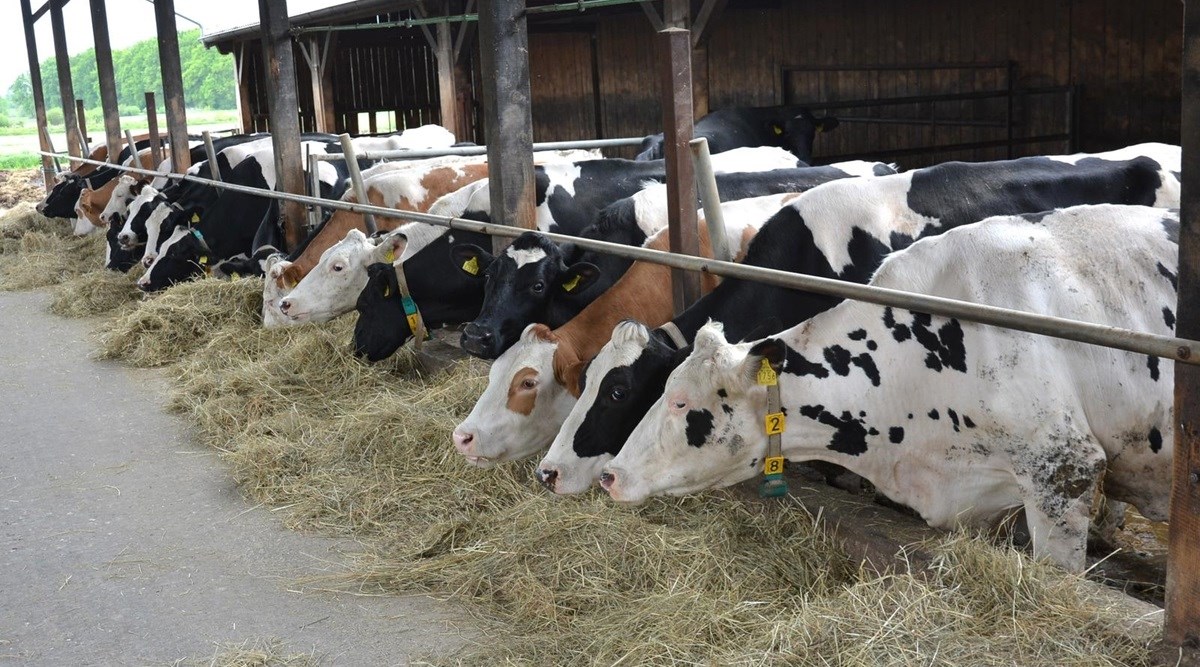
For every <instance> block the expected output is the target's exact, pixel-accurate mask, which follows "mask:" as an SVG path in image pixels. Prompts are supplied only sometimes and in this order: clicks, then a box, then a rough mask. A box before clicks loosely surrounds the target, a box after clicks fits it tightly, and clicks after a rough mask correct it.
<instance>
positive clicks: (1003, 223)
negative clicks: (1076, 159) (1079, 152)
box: [601, 205, 1178, 571]
mask: <svg viewBox="0 0 1200 667" xmlns="http://www.w3.org/2000/svg"><path fill="white" fill-rule="evenodd" d="M1042 215H1044V216H1045V217H1041V216H1042ZM1164 220H1166V222H1164ZM1177 220H1178V217H1177V216H1176V215H1174V214H1171V213H1168V212H1166V211H1163V210H1160V209H1152V208H1144V207H1133V206H1129V207H1126V206H1112V205H1100V206H1079V207H1072V208H1068V209H1063V210H1060V211H1055V212H1051V213H1048V214H1038V215H1030V216H1025V217H1021V216H1011V217H996V218H990V219H988V220H985V221H983V222H980V223H977V224H973V225H967V226H964V227H961V228H958V229H954V230H951V231H949V232H946V233H945V234H943V235H941V236H937V237H931V238H928V239H924V240H921V241H918V242H917V243H914V244H913V245H912V246H910V247H909V248H908V249H906V250H904V251H900V252H897V253H895V254H893V255H892V256H890V257H889V258H888V259H887V260H886V261H885V262H884V263H883V265H882V266H881V267H880V269H879V270H878V272H877V273H876V275H875V277H874V279H873V280H872V284H873V285H876V286H879V287H887V288H892V289H901V290H907V291H912V292H918V293H925V294H933V295H936V296H942V297H948V298H954V299H963V300H967V301H974V302H980V303H987V304H991V305H995V306H1001V307H1005V308H1015V309H1019V310H1025V311H1032V312H1040V313H1044V314H1048V315H1055V316H1058V317H1066V318H1071V319H1077V320H1083V321H1088V322H1096V323H1101V324H1107V325H1112V326H1120V327H1127V328H1131V329H1135V330H1138V331H1147V332H1151V333H1156V334H1163V335H1170V334H1171V333H1172V332H1173V325H1174V314H1173V309H1174V306H1175V291H1174V282H1175V273H1174V272H1175V268H1174V267H1175V265H1176V253H1177V246H1176V244H1175V242H1174V241H1173V234H1177V229H1178V227H1177ZM1098 241H1099V242H1098ZM628 326H637V325H633V324H631V325H628ZM764 357H766V358H769V359H770V360H771V361H772V362H773V363H774V364H775V366H776V367H777V368H778V369H779V387H780V394H781V398H782V405H783V408H784V410H785V411H786V416H787V422H786V430H785V431H784V433H783V438H782V446H783V454H784V456H785V457H787V458H788V459H789V460H794V461H804V460H821V461H828V462H832V463H836V464H838V465H841V466H844V467H846V468H847V469H849V470H851V471H852V472H854V473H857V474H859V475H862V476H863V477H865V478H866V479H868V480H870V481H871V482H872V483H873V484H874V485H875V486H876V488H877V489H879V490H880V491H881V492H883V493H884V494H886V495H887V496H888V497H889V498H891V499H892V500H895V501H896V502H900V503H904V504H906V505H908V506H910V507H912V508H913V509H915V510H916V511H918V512H919V513H920V514H921V516H922V517H924V518H925V520H926V521H927V522H928V523H929V524H930V525H933V526H936V527H949V526H953V525H958V524H966V525H979V524H989V523H991V522H993V521H995V520H996V519H998V518H1000V517H1002V516H1004V515H1005V514H1007V513H1008V512H1010V511H1012V510H1013V509H1018V508H1023V509H1024V510H1025V514H1026V519H1027V522H1028V524H1029V526H1030V530H1031V534H1032V537H1033V548H1034V554H1035V556H1037V557H1043V556H1044V557H1049V558H1050V559H1052V560H1053V561H1055V562H1056V563H1058V564H1059V565H1061V566H1063V567H1064V568H1067V569H1070V570H1074V571H1079V570H1081V569H1082V567H1083V565H1084V556H1085V546H1086V545H1085V543H1086V537H1087V528H1088V522H1089V516H1090V513H1091V510H1092V503H1093V496H1094V493H1095V492H1096V490H1097V488H1098V485H1099V484H1100V481H1101V478H1102V477H1103V487H1102V488H1103V491H1104V493H1105V494H1106V495H1107V496H1108V497H1110V498H1112V499H1114V500H1118V501H1122V502H1129V503H1132V504H1133V505H1135V506H1136V507H1137V508H1138V510H1139V511H1140V512H1142V514H1143V515H1145V516H1146V517H1148V518H1150V519H1152V520H1164V519H1165V518H1166V512H1167V503H1168V497H1169V488H1170V483H1169V479H1170V478H1169V475H1170V470H1171V455H1172V441H1173V432H1172V426H1171V407H1172V388H1173V375H1172V373H1173V364H1171V363H1170V362H1160V361H1159V360H1158V359H1155V358H1147V357H1146V356H1145V355H1140V354H1133V353H1128V352H1123V351H1117V350H1112V349H1108V348H1101V347H1094V346H1089V345H1084V344H1081V343H1074V342H1067V341H1061V340H1057V339H1051V338H1046V337H1041V336H1036V335H1032V334H1027V333H1022V332H1017V331H1012V330H1007V329H1001V328H994V327H986V326H982V325H976V324H973V323H970V322H965V321H958V320H955V319H950V320H947V319H946V318H940V317H937V318H930V317H929V316H928V315H921V314H914V313H912V312H909V311H904V310H899V309H895V310H893V309H885V308H884V307H882V306H877V305H873V304H867V303H857V302H844V303H842V304H840V305H838V306H836V307H834V308H833V309H832V310H829V311H826V312H824V313H822V314H820V315H817V316H816V317H814V318H812V319H810V320H808V321H807V322H804V323H802V324H800V325H798V326H796V327H793V328H791V329H788V330H786V331H784V332H782V333H780V334H778V335H777V336H773V337H771V338H768V339H765V340H763V341H759V342H755V343H743V344H737V345H734V344H730V343H727V342H726V341H725V340H724V336H723V333H722V331H721V327H720V325H718V324H711V323H710V324H709V325H708V326H706V327H705V328H704V329H702V330H701V331H700V333H699V334H698V335H697V337H696V342H695V349H694V351H693V353H692V354H691V356H689V357H688V359H687V360H686V361H685V362H684V363H683V364H682V365H681V366H679V367H678V368H676V369H675V371H674V372H673V373H672V374H671V376H670V379H669V380H668V381H667V387H666V390H665V392H664V394H663V396H661V397H660V398H659V399H658V400H657V401H656V402H655V403H654V405H653V407H651V409H650V411H649V413H648V414H647V415H646V416H645V418H643V420H642V421H641V423H640V424H639V425H638V426H637V428H636V429H635V430H634V432H633V434H632V435H631V436H630V437H629V439H628V441H627V442H626V443H625V446H624V448H623V449H622V450H621V453H620V454H619V455H617V457H616V458H615V459H613V460H612V461H611V462H610V463H609V465H608V466H607V467H606V468H605V472H604V475H603V476H602V478H601V483H602V485H603V486H605V488H606V489H608V490H609V492H610V494H611V495H612V496H613V498H615V499H617V500H620V501H627V502H638V501H641V500H643V499H645V498H646V497H648V496H651V495H658V494H685V493H692V492H695V491H699V490H702V489H706V488H711V487H717V486H726V485H729V484H733V483H736V482H739V481H742V480H746V479H749V478H752V477H754V476H755V475H757V474H759V472H760V471H761V470H762V462H763V458H764V456H765V454H766V450H767V436H766V435H765V432H764V426H763V424H764V417H765V414H766V408H765V405H766V389H765V388H764V387H763V386H761V385H759V384H757V383H756V380H755V377H756V374H757V373H758V370H759V368H760V366H761V361H762V359H763V358H764ZM1106 468H1107V473H1105V469H1106Z"/></svg>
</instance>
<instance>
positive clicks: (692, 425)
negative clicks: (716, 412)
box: [685, 410, 713, 447]
mask: <svg viewBox="0 0 1200 667" xmlns="http://www.w3.org/2000/svg"><path fill="white" fill-rule="evenodd" d="M712 428H713V413H711V412H709V411H708V410H689V411H688V413H687V429H686V430H685V433H686V434H687V443H688V444H689V445H691V446H692V447H703V446H704V442H705V441H706V440H708V436H709V434H711V433H712Z"/></svg>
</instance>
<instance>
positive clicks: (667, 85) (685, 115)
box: [657, 28, 700, 315]
mask: <svg viewBox="0 0 1200 667" xmlns="http://www.w3.org/2000/svg"><path fill="white" fill-rule="evenodd" d="M657 39H658V41H659V63H660V67H661V68H662V78H661V81H662V91H663V104H662V108H663V135H664V137H663V139H664V142H663V144H664V146H663V148H664V154H665V155H664V157H665V160H666V168H667V220H668V222H667V236H668V238H669V240H670V248H671V252H674V253H683V254H685V255H699V254H700V239H699V236H698V235H697V234H696V167H695V165H694V164H693V163H692V152H691V148H690V147H689V146H688V142H690V141H691V140H692V131H693V129H694V128H693V126H692V125H693V120H692V59H691V56H692V34H691V32H690V31H688V30H685V29H683V28H667V29H666V30H663V31H662V32H660V33H658V37H657ZM671 287H672V292H673V293H674V300H675V314H676V315H678V314H679V313H681V312H683V311H684V310H686V309H687V308H688V307H689V306H691V305H692V304H693V303H695V302H696V300H697V299H699V298H700V275H699V274H697V273H693V272H691V271H684V270H682V269H672V270H671Z"/></svg>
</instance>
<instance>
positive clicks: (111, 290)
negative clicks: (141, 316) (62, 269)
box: [50, 264, 142, 317]
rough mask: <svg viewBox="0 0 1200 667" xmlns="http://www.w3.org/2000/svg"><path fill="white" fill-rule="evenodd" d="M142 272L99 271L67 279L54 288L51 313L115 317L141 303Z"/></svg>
mask: <svg viewBox="0 0 1200 667" xmlns="http://www.w3.org/2000/svg"><path fill="white" fill-rule="evenodd" d="M136 268H137V269H141V265H140V264H139V265H137V267H136ZM139 273H141V271H140V270H139V271H137V272H134V273H128V274H126V273H119V272H117V271H108V270H100V271H91V272H88V273H85V274H82V275H80V276H76V277H74V278H71V279H68V280H66V281H64V282H63V283H61V284H59V285H58V286H57V287H55V288H54V292H53V294H52V296H51V299H50V312H52V313H54V314H55V315H62V316H63V317H96V316H98V315H116V314H117V313H118V311H123V310H125V309H126V308H128V307H132V306H133V305H134V304H135V303H137V302H138V301H139V300H141V298H142V292H141V291H140V290H139V289H138V288H137V285H136V284H135V283H136V281H137V276H138V274H139Z"/></svg>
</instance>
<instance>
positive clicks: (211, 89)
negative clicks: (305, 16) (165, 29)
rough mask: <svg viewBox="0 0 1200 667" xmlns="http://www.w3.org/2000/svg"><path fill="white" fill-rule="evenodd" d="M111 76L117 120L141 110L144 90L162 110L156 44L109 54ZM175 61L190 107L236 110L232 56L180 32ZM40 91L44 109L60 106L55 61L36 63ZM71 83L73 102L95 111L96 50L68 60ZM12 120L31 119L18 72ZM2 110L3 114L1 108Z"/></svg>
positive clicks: (25, 78) (11, 96)
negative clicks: (115, 89)
mask: <svg viewBox="0 0 1200 667" xmlns="http://www.w3.org/2000/svg"><path fill="white" fill-rule="evenodd" d="M112 56H113V73H114V78H115V79H116V84H117V104H118V106H119V107H120V109H121V115H134V114H139V113H144V112H145V111H146V99H145V94H146V91H154V94H155V100H156V102H157V106H158V110H159V111H162V110H163V92H162V72H161V71H160V70H159V64H158V40H156V39H147V40H144V41H141V42H138V43H137V44H134V45H132V46H130V47H129V48H125V49H117V50H114V51H113V54H112ZM179 62H180V66H181V68H182V70H183V95H184V99H185V100H186V102H187V106H188V107H190V108H200V109H235V108H237V83H236V80H235V76H234V64H233V56H232V55H222V54H221V53H220V52H218V51H217V50H216V49H207V48H205V47H204V44H202V43H201V42H200V31H199V30H189V31H187V32H181V33H179ZM41 72H42V90H43V93H44V94H45V96H46V108H47V109H54V108H59V107H61V105H62V103H61V99H62V96H61V95H60V94H59V90H58V70H57V63H56V62H55V59H54V58H47V59H45V60H43V61H42V63H41ZM71 81H72V84H73V87H74V89H75V97H77V98H79V99H82V100H83V103H84V106H85V107H87V108H89V109H93V108H99V107H100V81H99V78H98V77H97V75H96V50H95V49H88V50H87V51H83V52H82V53H78V54H76V55H74V56H71ZM6 101H7V105H6V106H7V108H8V112H9V114H11V115H18V116H23V117H26V118H29V117H32V116H33V91H32V89H31V88H30V85H29V74H28V73H27V72H26V73H22V74H21V75H20V76H18V77H17V79H16V81H14V82H13V83H12V85H11V86H9V88H8V93H7V96H6ZM0 111H2V109H0Z"/></svg>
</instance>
